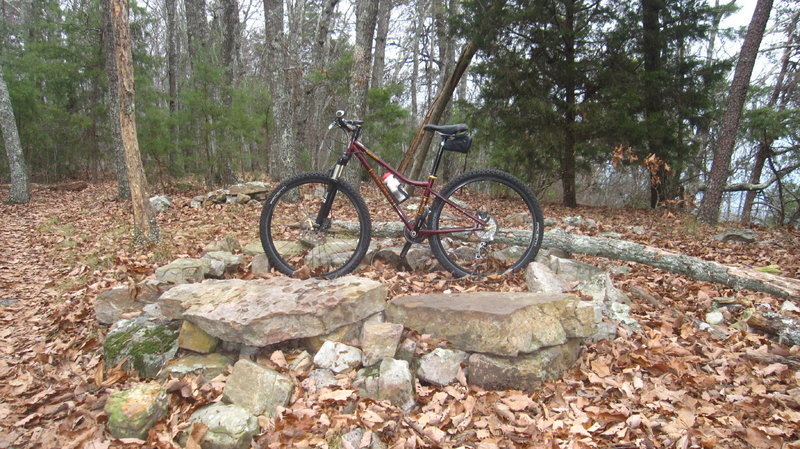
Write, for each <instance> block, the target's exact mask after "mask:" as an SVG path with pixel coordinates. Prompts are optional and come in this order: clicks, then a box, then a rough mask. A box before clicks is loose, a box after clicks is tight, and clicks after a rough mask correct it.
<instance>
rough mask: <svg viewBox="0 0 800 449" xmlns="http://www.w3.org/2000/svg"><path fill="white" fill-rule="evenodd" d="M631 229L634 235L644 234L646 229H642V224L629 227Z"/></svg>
mask: <svg viewBox="0 0 800 449" xmlns="http://www.w3.org/2000/svg"><path fill="white" fill-rule="evenodd" d="M631 231H633V233H634V234H636V235H644V234H645V232H647V231H646V230H645V229H644V226H633V227H632V228H631Z"/></svg>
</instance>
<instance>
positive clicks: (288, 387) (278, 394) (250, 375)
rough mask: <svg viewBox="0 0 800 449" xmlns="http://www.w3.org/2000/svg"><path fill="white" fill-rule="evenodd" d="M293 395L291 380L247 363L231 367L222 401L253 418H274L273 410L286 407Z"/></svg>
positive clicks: (249, 362)
mask: <svg viewBox="0 0 800 449" xmlns="http://www.w3.org/2000/svg"><path fill="white" fill-rule="evenodd" d="M293 391H294V383H293V382H292V380H291V379H289V378H288V377H286V376H284V375H283V374H280V373H279V372H277V371H275V370H273V369H270V368H267V367H266V366H262V365H258V364H256V363H253V362H251V361H249V360H239V361H238V362H236V364H235V365H233V371H231V375H230V377H228V382H227V383H226V384H225V389H224V390H223V391H222V399H223V400H225V401H226V402H230V403H233V404H235V405H238V406H239V407H242V408H243V409H245V410H247V411H248V412H250V413H252V414H254V415H262V414H264V415H267V416H274V415H275V409H276V408H277V407H279V406H280V407H283V406H285V405H286V404H288V403H289V400H290V399H291V398H292V392H293Z"/></svg>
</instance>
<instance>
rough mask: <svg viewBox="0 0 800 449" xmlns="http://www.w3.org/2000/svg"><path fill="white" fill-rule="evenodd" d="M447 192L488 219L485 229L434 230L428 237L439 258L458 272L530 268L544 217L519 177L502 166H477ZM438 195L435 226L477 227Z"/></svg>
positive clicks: (433, 210) (457, 202)
mask: <svg viewBox="0 0 800 449" xmlns="http://www.w3.org/2000/svg"><path fill="white" fill-rule="evenodd" d="M441 193H442V196H443V197H445V198H447V199H449V200H450V201H451V202H453V203H454V204H455V205H456V206H458V207H460V208H461V209H462V210H463V211H464V212H466V213H468V214H471V215H473V216H475V217H477V218H479V219H481V220H484V221H485V222H487V223H488V224H489V226H487V227H486V228H485V229H484V230H481V231H470V232H457V233H443V234H432V235H431V236H430V237H429V238H428V241H429V243H430V246H431V250H432V251H433V254H434V255H435V256H436V258H437V259H438V260H439V263H441V264H442V266H443V267H444V268H445V269H447V270H449V271H451V272H452V273H453V274H455V275H456V276H459V277H460V276H467V275H479V276H482V275H487V274H492V273H501V272H505V271H509V270H518V269H520V268H523V267H525V266H526V265H527V264H528V263H529V262H530V261H531V260H533V258H534V257H536V253H537V252H538V251H539V248H540V247H541V245H542V235H543V232H544V220H543V218H542V211H541V209H540V207H539V203H538V202H537V201H536V198H534V196H533V193H532V192H531V191H530V189H529V188H528V187H527V186H526V185H525V184H524V183H522V181H520V180H519V179H517V178H515V177H514V176H511V175H509V174H508V173H505V172H502V171H498V170H476V171H471V172H468V173H464V174H463V175H461V176H459V177H457V178H455V179H454V180H452V181H451V182H449V183H448V184H447V185H446V186H445V187H444V188H443V189H442V192H441ZM464 212H461V211H459V210H458V209H457V208H456V207H454V206H452V205H450V204H448V203H446V202H444V201H443V200H441V199H438V198H437V199H436V201H434V202H433V205H432V206H431V211H430V217H429V222H428V226H429V229H432V230H446V229H455V228H472V227H474V226H475V225H476V222H475V221H474V220H473V219H471V218H470V217H469V216H467V214H465V213H464Z"/></svg>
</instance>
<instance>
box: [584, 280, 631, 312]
mask: <svg viewBox="0 0 800 449" xmlns="http://www.w3.org/2000/svg"><path fill="white" fill-rule="evenodd" d="M575 289H576V290H578V291H579V292H581V293H583V294H584V295H586V296H591V297H592V299H593V300H594V301H596V302H598V303H606V304H611V303H622V304H630V303H631V300H630V298H628V295H626V294H625V293H623V292H622V290H620V289H618V288H616V287H615V286H614V282H613V281H612V280H611V276H609V275H608V273H600V274H598V275H596V276H593V277H591V278H589V279H587V280H585V281H583V282H581V283H580V284H578V286H577V287H575Z"/></svg>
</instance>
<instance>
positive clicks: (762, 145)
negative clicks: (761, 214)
mask: <svg viewBox="0 0 800 449" xmlns="http://www.w3.org/2000/svg"><path fill="white" fill-rule="evenodd" d="M798 19H800V11H795V12H794V14H792V16H791V18H790V20H789V23H788V24H787V26H786V34H787V37H786V43H785V47H784V49H783V55H782V57H781V69H780V72H779V73H778V77H777V79H776V80H775V87H774V88H773V90H772V94H771V95H770V97H769V101H767V108H774V107H775V106H776V104H777V103H778V100H779V98H780V97H781V92H783V91H784V89H785V87H786V86H785V81H786V76H787V73H788V72H789V62H790V56H791V55H792V50H793V48H794V47H795V46H796V45H797V44H798V41H799V40H800V39H798V38H799V37H800V36H798V34H797V22H798ZM785 100H786V97H785V96H784V97H783V101H781V104H780V105H779V106H778V108H779V109H780V110H783V109H785V108H786V105H785ZM764 134H765V135H764V136H763V138H762V139H761V141H760V142H759V144H758V151H757V152H756V158H755V160H754V161H753V170H752V171H751V172H750V184H758V182H759V181H760V180H761V173H762V172H763V171H764V164H765V162H766V161H767V158H768V157H769V155H770V154H771V153H772V141H773V137H772V136H768V135H766V134H767V133H766V131H765V132H764ZM757 193H758V192H757V191H755V190H750V191H748V192H747V194H746V195H745V199H744V205H743V206H742V218H741V222H742V224H748V223H750V218H751V214H752V210H753V202H754V201H755V199H756V195H757Z"/></svg>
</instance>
